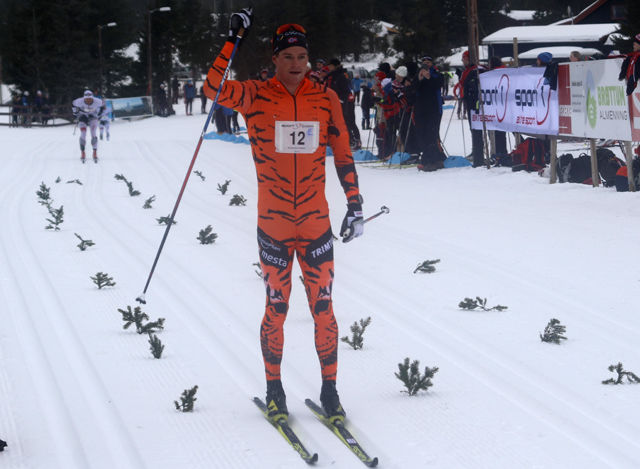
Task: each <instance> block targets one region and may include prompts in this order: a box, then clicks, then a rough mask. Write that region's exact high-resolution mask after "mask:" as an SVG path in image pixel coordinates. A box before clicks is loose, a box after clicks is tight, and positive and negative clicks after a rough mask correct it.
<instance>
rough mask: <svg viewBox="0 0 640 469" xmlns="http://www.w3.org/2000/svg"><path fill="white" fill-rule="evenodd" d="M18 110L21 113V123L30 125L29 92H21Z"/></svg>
mask: <svg viewBox="0 0 640 469" xmlns="http://www.w3.org/2000/svg"><path fill="white" fill-rule="evenodd" d="M20 111H21V113H22V119H21V122H20V123H21V124H22V125H23V126H25V127H31V98H30V97H29V92H28V91H25V92H24V93H22V99H21V100H20Z"/></svg>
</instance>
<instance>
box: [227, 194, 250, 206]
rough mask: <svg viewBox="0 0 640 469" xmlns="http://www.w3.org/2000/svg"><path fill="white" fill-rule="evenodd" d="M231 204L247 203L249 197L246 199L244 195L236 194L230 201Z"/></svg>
mask: <svg viewBox="0 0 640 469" xmlns="http://www.w3.org/2000/svg"><path fill="white" fill-rule="evenodd" d="M229 205H237V206H240V205H247V199H245V198H244V197H243V196H242V195H240V194H234V195H233V197H231V200H230V201H229Z"/></svg>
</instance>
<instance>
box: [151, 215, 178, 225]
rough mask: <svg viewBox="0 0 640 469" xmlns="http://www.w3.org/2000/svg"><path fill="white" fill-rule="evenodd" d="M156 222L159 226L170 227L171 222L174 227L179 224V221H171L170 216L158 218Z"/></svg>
mask: <svg viewBox="0 0 640 469" xmlns="http://www.w3.org/2000/svg"><path fill="white" fill-rule="evenodd" d="M156 221H157V222H158V225H168V224H169V222H171V224H172V225H175V224H176V223H178V222H177V221H175V220H172V219H171V215H168V216H166V217H160V218H156Z"/></svg>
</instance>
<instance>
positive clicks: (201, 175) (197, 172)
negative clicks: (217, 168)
mask: <svg viewBox="0 0 640 469" xmlns="http://www.w3.org/2000/svg"><path fill="white" fill-rule="evenodd" d="M193 173H194V174H195V175H196V176H198V177H199V178H200V179H202V180H203V181H204V180H205V179H206V178H205V177H204V174H202V172H201V171H198V170H197V169H196V170H195V171H194V172H193Z"/></svg>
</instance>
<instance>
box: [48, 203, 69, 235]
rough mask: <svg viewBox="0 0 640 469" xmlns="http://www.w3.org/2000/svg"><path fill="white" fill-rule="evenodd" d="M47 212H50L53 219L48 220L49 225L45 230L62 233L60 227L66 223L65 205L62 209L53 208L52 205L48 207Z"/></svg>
mask: <svg viewBox="0 0 640 469" xmlns="http://www.w3.org/2000/svg"><path fill="white" fill-rule="evenodd" d="M47 210H49V215H51V218H46V220H47V221H48V222H49V224H48V225H47V226H45V227H44V229H45V230H53V231H60V225H61V224H62V223H64V205H61V206H60V208H51V205H47Z"/></svg>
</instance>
